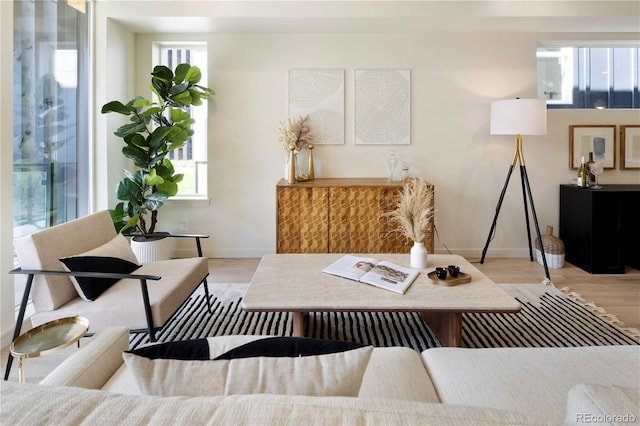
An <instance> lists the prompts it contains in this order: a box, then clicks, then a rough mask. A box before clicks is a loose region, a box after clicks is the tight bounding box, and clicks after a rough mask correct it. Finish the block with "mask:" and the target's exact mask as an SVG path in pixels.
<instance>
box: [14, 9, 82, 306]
mask: <svg viewBox="0 0 640 426" xmlns="http://www.w3.org/2000/svg"><path fill="white" fill-rule="evenodd" d="M89 7H90V3H89V2H88V1H85V0H75V1H74V0H18V1H14V8H13V10H14V18H13V21H14V26H13V28H14V45H13V46H14V47H13V51H14V55H13V58H14V59H13V81H14V83H13V84H14V86H13V89H14V90H13V115H14V117H13V123H14V128H13V224H14V225H13V226H14V237H19V236H21V235H26V234H29V233H31V232H34V231H37V230H40V229H44V228H48V227H50V226H53V225H56V224H59V223H63V222H67V221H69V220H71V219H74V218H76V217H78V216H80V215H83V214H86V212H87V206H88V202H87V196H88V181H89V179H88V174H89V173H88V164H89V161H88V155H87V152H88V141H89V138H88V133H89V132H88V116H87V114H88V105H89V102H88V78H89V65H88V64H89V52H88V49H89V37H88V27H89V12H90V11H89ZM21 294H22V292H21V291H19V289H16V297H17V298H19V297H20V296H21Z"/></svg>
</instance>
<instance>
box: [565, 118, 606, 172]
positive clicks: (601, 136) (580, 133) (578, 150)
mask: <svg viewBox="0 0 640 426" xmlns="http://www.w3.org/2000/svg"><path fill="white" fill-rule="evenodd" d="M590 152H593V160H594V161H597V162H602V163H603V165H604V168H605V169H614V168H615V167H616V126H615V125H609V124H595V125H572V126H569V168H571V169H578V168H579V167H580V161H581V158H582V157H586V158H587V160H588V159H589V153H590Z"/></svg>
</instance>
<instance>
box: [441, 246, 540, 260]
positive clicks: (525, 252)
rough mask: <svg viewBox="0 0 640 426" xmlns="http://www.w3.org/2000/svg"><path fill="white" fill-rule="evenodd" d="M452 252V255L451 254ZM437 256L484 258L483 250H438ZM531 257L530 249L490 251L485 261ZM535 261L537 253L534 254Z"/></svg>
mask: <svg viewBox="0 0 640 426" xmlns="http://www.w3.org/2000/svg"><path fill="white" fill-rule="evenodd" d="M449 252H451V253H449ZM435 253H436V254H457V255H460V256H462V257H464V258H468V259H480V258H481V257H482V249H452V248H450V249H449V251H447V250H446V249H444V248H436V249H435ZM528 257H529V249H528V248H523V249H495V250H492V249H489V250H488V251H487V254H486V256H485V259H491V258H496V259H526V258H528ZM533 258H534V260H535V252H534V253H533Z"/></svg>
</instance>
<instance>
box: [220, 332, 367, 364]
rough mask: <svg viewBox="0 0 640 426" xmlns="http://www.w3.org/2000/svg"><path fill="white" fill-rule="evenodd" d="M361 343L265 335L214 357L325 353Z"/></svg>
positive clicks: (235, 357) (359, 345)
mask: <svg viewBox="0 0 640 426" xmlns="http://www.w3.org/2000/svg"><path fill="white" fill-rule="evenodd" d="M364 346H365V345H363V344H361V343H353V342H346V341H341V340H324V339H312V338H308V337H267V338H264V339H260V340H255V341H253V342H249V343H245V344H244V345H241V346H238V347H236V348H233V349H231V350H229V351H227V352H225V353H223V354H222V355H219V356H218V357H216V358H214V359H215V360H221V359H238V358H252V357H259V356H264V357H298V356H312V355H327V354H332V353H337V352H345V351H349V350H351V349H358V348H362V347H364Z"/></svg>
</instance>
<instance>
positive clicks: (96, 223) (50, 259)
mask: <svg viewBox="0 0 640 426" xmlns="http://www.w3.org/2000/svg"><path fill="white" fill-rule="evenodd" d="M116 235H117V234H116V229H115V227H114V226H113V221H112V220H111V215H110V214H109V212H108V211H106V210H104V211H101V212H99V213H94V214H91V215H88V216H85V217H82V218H79V219H75V220H72V221H70V222H66V223H63V224H60V225H56V226H54V227H52V228H48V229H45V230H42V231H39V232H35V233H33V234H31V235H27V236H24V237H20V238H16V239H15V240H14V243H13V245H14V247H15V250H16V255H17V256H18V261H19V263H20V267H21V268H22V269H42V270H49V271H63V270H64V268H63V267H62V264H61V263H60V261H59V260H58V259H60V258H61V257H66V256H72V255H75V254H77V253H83V252H85V251H88V250H91V249H94V248H96V247H99V246H101V245H103V244H105V243H107V242H109V241H111V240H112V239H113V237H115V236H116ZM31 296H32V300H33V306H34V308H35V310H36V312H42V311H51V310H53V309H58V308H59V307H61V306H63V305H65V304H66V303H68V302H70V301H72V300H74V299H78V293H77V291H76V290H75V288H74V287H73V283H72V282H71V280H70V279H69V277H68V276H55V275H36V276H35V278H34V281H33V289H32V291H31ZM78 300H80V299H78ZM71 315H81V314H80V312H73V311H72V312H70V314H69V315H66V316H71ZM62 316H65V315H54V316H53V318H50V319H56V318H60V317H62ZM83 316H85V317H87V318H89V320H90V321H91V318H90V317H89V316H86V315H83ZM36 325H37V324H36ZM92 329H93V323H92Z"/></svg>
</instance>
